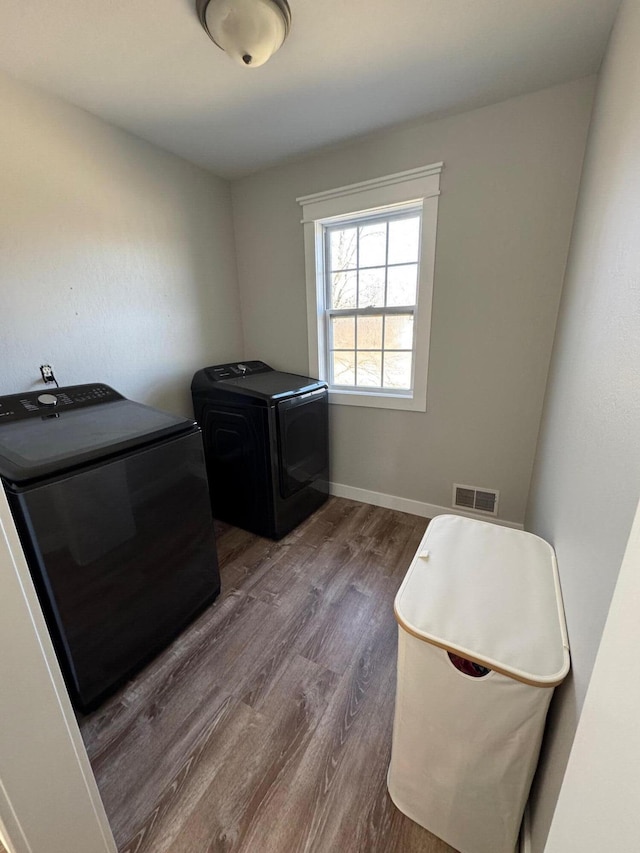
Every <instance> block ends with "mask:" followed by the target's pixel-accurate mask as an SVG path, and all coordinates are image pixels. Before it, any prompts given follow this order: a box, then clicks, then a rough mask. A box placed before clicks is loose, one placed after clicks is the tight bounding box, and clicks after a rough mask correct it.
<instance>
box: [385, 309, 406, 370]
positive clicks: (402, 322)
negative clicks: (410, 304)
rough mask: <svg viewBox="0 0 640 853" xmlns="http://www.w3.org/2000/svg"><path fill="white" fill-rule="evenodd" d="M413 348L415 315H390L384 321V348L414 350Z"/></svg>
mask: <svg viewBox="0 0 640 853" xmlns="http://www.w3.org/2000/svg"><path fill="white" fill-rule="evenodd" d="M412 347H413V314H389V315H388V316H387V318H386V319H385V321H384V348H385V349H412ZM386 358H387V356H386V354H385V359H386Z"/></svg>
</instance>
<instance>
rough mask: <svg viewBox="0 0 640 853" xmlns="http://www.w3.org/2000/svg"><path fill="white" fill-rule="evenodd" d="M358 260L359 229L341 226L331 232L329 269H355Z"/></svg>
mask: <svg viewBox="0 0 640 853" xmlns="http://www.w3.org/2000/svg"><path fill="white" fill-rule="evenodd" d="M357 260H358V229H357V228H339V229H337V230H335V231H330V232H329V269H330V270H349V269H355V267H356V265H357Z"/></svg>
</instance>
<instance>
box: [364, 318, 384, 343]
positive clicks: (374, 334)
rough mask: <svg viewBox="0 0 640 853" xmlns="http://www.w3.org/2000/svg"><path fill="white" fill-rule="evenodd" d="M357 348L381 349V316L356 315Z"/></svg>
mask: <svg viewBox="0 0 640 853" xmlns="http://www.w3.org/2000/svg"><path fill="white" fill-rule="evenodd" d="M358 349H359V350H360V349H382V316H380V315H376V316H371V317H358Z"/></svg>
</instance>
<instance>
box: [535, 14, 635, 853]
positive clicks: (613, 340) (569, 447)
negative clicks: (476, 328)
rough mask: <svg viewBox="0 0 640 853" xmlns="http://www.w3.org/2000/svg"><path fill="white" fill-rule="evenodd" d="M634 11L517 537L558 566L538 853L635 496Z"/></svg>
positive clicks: (583, 208) (617, 61)
mask: <svg viewBox="0 0 640 853" xmlns="http://www.w3.org/2000/svg"><path fill="white" fill-rule="evenodd" d="M638 91H640V3H639V2H638V0H631V2H627V3H623V6H622V9H621V13H620V15H619V17H618V20H617V22H616V26H615V28H614V32H613V34H612V37H611V42H610V45H609V49H608V53H607V56H606V59H605V62H604V65H603V69H602V72H601V75H600V80H599V86H598V92H597V96H596V101H595V106H594V113H593V121H592V126H591V130H590V134H589V142H588V146H587V153H586V157H585V166H584V173H583V177H582V183H581V188H580V197H579V201H578V207H577V210H576V221H575V226H574V232H573V238H572V243H571V250H570V254H569V261H568V266H567V275H566V280H565V285H564V291H563V296H562V303H561V308H560V314H559V318H558V330H557V335H556V341H555V345H554V354H553V360H552V364H551V370H550V374H549V385H548V391H547V398H546V402H545V408H544V415H543V421H542V429H541V433H540V441H539V446H538V452H537V456H536V463H535V469H534V476H533V480H532V489H531V496H530V501H529V507H528V511H527V517H526V527H527V529H528V530H532V531H533V532H534V533H538V534H539V535H541V536H544V537H545V538H546V539H548V540H549V541H550V542H551V543H552V544H553V545H554V547H555V549H556V552H557V555H558V566H559V569H560V576H561V582H562V589H563V595H564V601H565V610H566V614H567V624H568V629H569V639H570V642H571V652H572V661H573V675H572V678H571V679H570V680H569V681H568V683H566V684H565V685H564V686H563V688H562V689H561V690H559V691H558V694H557V696H556V700H555V702H554V707H553V709H552V716H551V725H550V728H549V737H548V739H547V744H546V747H545V752H544V755H543V761H542V764H541V766H540V770H539V775H538V780H537V784H536V788H535V794H534V799H533V813H532V814H533V831H534V842H535V843H534V851H535V853H539V851H541V850H542V849H543V846H544V839H545V836H546V833H547V829H548V826H549V821H550V820H551V815H552V812H553V808H554V805H555V800H556V797H557V793H558V790H559V787H560V784H561V782H562V774H563V772H564V768H565V765H566V760H567V754H568V752H569V749H570V746H571V741H572V739H573V735H574V731H575V727H576V721H577V718H578V716H579V714H580V709H581V707H582V703H583V701H584V696H585V692H586V689H587V685H588V683H589V679H590V677H591V670H592V667H593V661H594V659H595V656H596V652H597V650H598V644H599V642H600V637H601V634H602V629H603V626H604V622H605V619H606V616H607V611H608V608H609V602H610V600H611V595H612V593H613V589H614V586H615V582H616V578H617V575H618V571H619V569H620V563H621V560H622V556H623V552H624V548H625V545H626V542H627V537H628V534H629V530H630V527H631V522H632V519H633V514H634V512H635V508H636V504H637V501H638V497H639V495H640V440H639V438H640V241H639V240H638V235H639V234H640V204H639V201H638V199H640V100H639V99H638Z"/></svg>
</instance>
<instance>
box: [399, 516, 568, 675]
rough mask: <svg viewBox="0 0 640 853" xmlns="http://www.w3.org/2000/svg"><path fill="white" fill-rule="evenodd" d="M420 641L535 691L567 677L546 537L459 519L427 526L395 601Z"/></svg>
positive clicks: (403, 624)
mask: <svg viewBox="0 0 640 853" xmlns="http://www.w3.org/2000/svg"><path fill="white" fill-rule="evenodd" d="M395 613H396V618H397V620H398V623H399V624H400V626H401V627H402V628H404V629H405V630H406V631H408V632H409V633H410V634H413V635H414V636H415V637H418V639H421V640H425V641H426V642H429V643H433V644H434V645H437V646H440V647H442V648H444V649H447V650H450V651H452V652H454V653H456V654H458V655H461V656H463V657H466V658H469V659H470V660H473V661H475V662H476V663H480V664H481V665H483V666H487V667H489V668H490V669H494V670H496V671H498V672H502V673H504V674H505V675H509V676H511V677H512V678H515V679H517V680H519V681H524V682H526V683H527V684H534V685H537V686H541V687H543V686H545V687H552V686H555V685H556V684H559V683H560V682H561V681H562V679H563V678H564V677H565V676H566V674H567V672H568V671H569V644H568V640H567V632H566V626H565V621H564V612H563V608H562V596H561V593H560V582H559V579H558V569H557V565H556V558H555V554H554V551H553V548H552V547H551V546H550V545H549V543H548V542H545V541H544V539H540V537H538V536H534V535H533V534H531V533H525V532H523V531H521V530H513V529H510V528H507V527H501V526H499V525H497V524H492V523H490V522H486V521H476V520H474V519H470V518H462V517H459V516H454V515H440V516H438V517H437V518H435V519H434V520H433V521H432V522H431V523H430V524H429V527H428V528H427V532H426V533H425V535H424V538H423V540H422V542H421V543H420V547H419V548H418V551H417V552H416V555H415V557H414V559H413V562H412V563H411V566H410V567H409V570H408V572H407V574H406V577H405V579H404V581H403V583H402V586H401V587H400V590H399V591H398V594H397V596H396V600H395Z"/></svg>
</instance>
